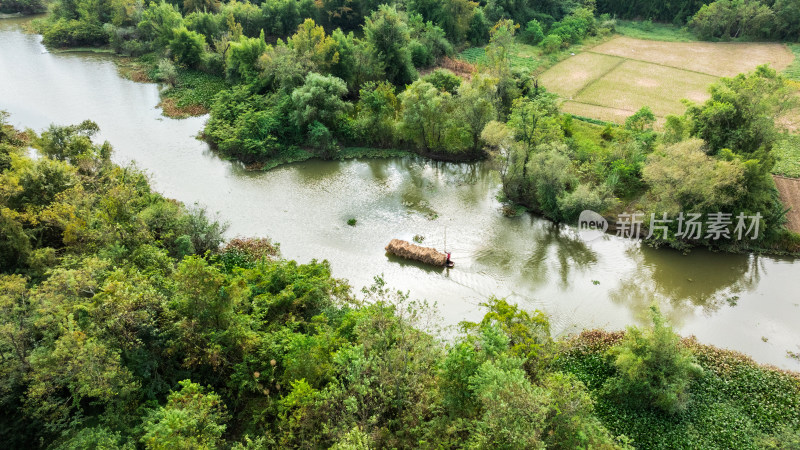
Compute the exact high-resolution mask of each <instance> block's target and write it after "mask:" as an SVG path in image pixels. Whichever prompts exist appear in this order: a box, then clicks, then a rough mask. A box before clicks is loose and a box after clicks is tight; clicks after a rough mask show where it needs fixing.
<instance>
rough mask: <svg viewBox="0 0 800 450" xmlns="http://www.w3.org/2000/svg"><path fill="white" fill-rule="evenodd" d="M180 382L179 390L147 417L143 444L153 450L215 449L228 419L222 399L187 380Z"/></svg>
mask: <svg viewBox="0 0 800 450" xmlns="http://www.w3.org/2000/svg"><path fill="white" fill-rule="evenodd" d="M179 384H180V386H181V390H180V391H177V392H172V393H170V394H169V398H168V399H167V404H166V405H165V406H162V407H160V408H158V409H157V410H155V411H153V412H152V413H151V414H150V416H149V417H148V418H147V421H146V422H145V424H144V436H143V437H142V440H141V441H142V443H143V444H144V445H145V447H146V448H148V449H154V450H158V449H215V448H218V447H219V446H220V444H222V442H223V441H222V434H223V433H224V432H225V428H226V426H225V422H226V421H227V420H228V414H227V411H226V407H225V403H223V401H222V398H221V397H220V396H219V395H217V394H215V393H214V392H213V391H207V390H205V389H203V388H202V387H201V386H200V385H199V384H197V383H192V382H191V381H190V380H183V381H181V382H180V383H179Z"/></svg>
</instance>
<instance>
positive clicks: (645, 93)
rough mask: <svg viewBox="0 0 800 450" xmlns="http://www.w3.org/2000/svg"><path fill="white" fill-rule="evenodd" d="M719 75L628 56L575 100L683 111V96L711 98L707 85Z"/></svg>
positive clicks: (660, 111) (699, 99)
mask: <svg viewBox="0 0 800 450" xmlns="http://www.w3.org/2000/svg"><path fill="white" fill-rule="evenodd" d="M716 79H717V78H716V77H713V76H711V75H705V74H701V73H696V72H687V71H684V70H680V69H673V68H672V67H664V66H659V65H656V64H649V63H644V62H640V61H631V60H626V61H624V62H623V63H622V64H620V65H619V66H617V67H616V68H615V69H614V70H612V71H611V72H609V73H608V74H607V75H606V76H604V77H602V78H600V79H598V80H597V81H595V82H594V83H592V84H591V85H589V86H587V87H586V88H585V89H583V90H582V91H581V92H580V93H579V94H578V96H577V97H576V98H575V100H576V101H579V102H583V103H589V104H593V105H603V106H608V107H611V108H614V109H622V110H626V111H632V112H636V110H638V109H639V108H641V107H642V106H645V105H647V106H649V107H650V109H652V110H653V113H654V114H655V115H656V116H660V117H664V116H666V115H667V114H681V113H683V112H684V110H685V109H686V106H685V105H683V103H681V99H682V98H686V99H689V100H691V101H693V102H695V103H699V102H703V101H705V100H706V99H708V97H709V94H708V91H707V88H708V86H709V85H710V84H711V83H713V82H714V81H715V80H716Z"/></svg>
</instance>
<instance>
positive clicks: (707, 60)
mask: <svg viewBox="0 0 800 450" xmlns="http://www.w3.org/2000/svg"><path fill="white" fill-rule="evenodd" d="M591 51H592V52H595V53H603V54H606V55H613V56H619V57H622V58H626V59H635V60H637V61H645V62H650V63H654V64H661V65H664V66H669V67H675V68H677V69H685V70H691V71H693V72H700V73H705V74H708V75H714V76H718V77H732V76H734V75H736V74H739V73H742V72H750V71H751V70H753V69H755V68H756V67H758V66H760V65H761V64H769V65H770V66H771V67H772V68H773V69H775V70H778V71H781V70H783V69H785V68H787V67H789V64H791V63H792V60H794V55H793V54H792V52H791V50H789V49H788V48H787V47H786V45H784V44H777V43H769V42H661V41H649V40H644V39H634V38H630V37H626V36H620V37H617V38H614V39H612V40H610V41H608V42H605V43H603V44H600V45H598V46H596V47H593V48H592V49H591Z"/></svg>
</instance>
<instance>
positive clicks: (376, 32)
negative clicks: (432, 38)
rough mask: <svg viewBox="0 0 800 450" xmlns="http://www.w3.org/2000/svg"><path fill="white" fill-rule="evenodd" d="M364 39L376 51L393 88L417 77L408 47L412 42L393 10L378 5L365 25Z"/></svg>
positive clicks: (406, 26) (400, 19) (401, 18)
mask: <svg viewBox="0 0 800 450" xmlns="http://www.w3.org/2000/svg"><path fill="white" fill-rule="evenodd" d="M364 36H365V38H366V40H367V42H368V43H369V45H370V46H371V47H372V48H374V49H375V52H376V56H377V59H378V61H379V62H380V65H381V67H382V69H383V71H384V73H385V74H386V79H387V80H388V81H389V82H390V83H392V84H394V85H395V86H405V85H406V84H410V83H411V82H412V81H414V80H415V79H416V78H417V72H416V70H414V65H413V64H412V62H411V54H410V53H409V51H408V45H409V42H410V41H411V37H410V34H409V29H408V24H407V23H406V21H405V18H404V17H403V16H402V15H401V13H399V12H398V11H397V9H396V8H394V7H391V6H388V5H381V6H380V7H379V8H378V10H377V11H374V12H373V13H372V14H371V15H370V16H369V17H368V18H367V20H366V22H365V23H364Z"/></svg>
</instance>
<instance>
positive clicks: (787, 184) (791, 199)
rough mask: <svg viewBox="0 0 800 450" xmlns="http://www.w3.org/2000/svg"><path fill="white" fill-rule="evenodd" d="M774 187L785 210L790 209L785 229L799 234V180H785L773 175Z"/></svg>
mask: <svg viewBox="0 0 800 450" xmlns="http://www.w3.org/2000/svg"><path fill="white" fill-rule="evenodd" d="M773 178H774V179H775V186H777V187H778V192H779V193H780V196H781V202H782V203H783V205H784V206H785V207H787V208H792V209H791V210H790V211H789V212H788V213H786V219H787V222H786V228H788V229H790V230H792V231H794V232H795V233H800V178H786V177H781V176H778V175H773Z"/></svg>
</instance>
